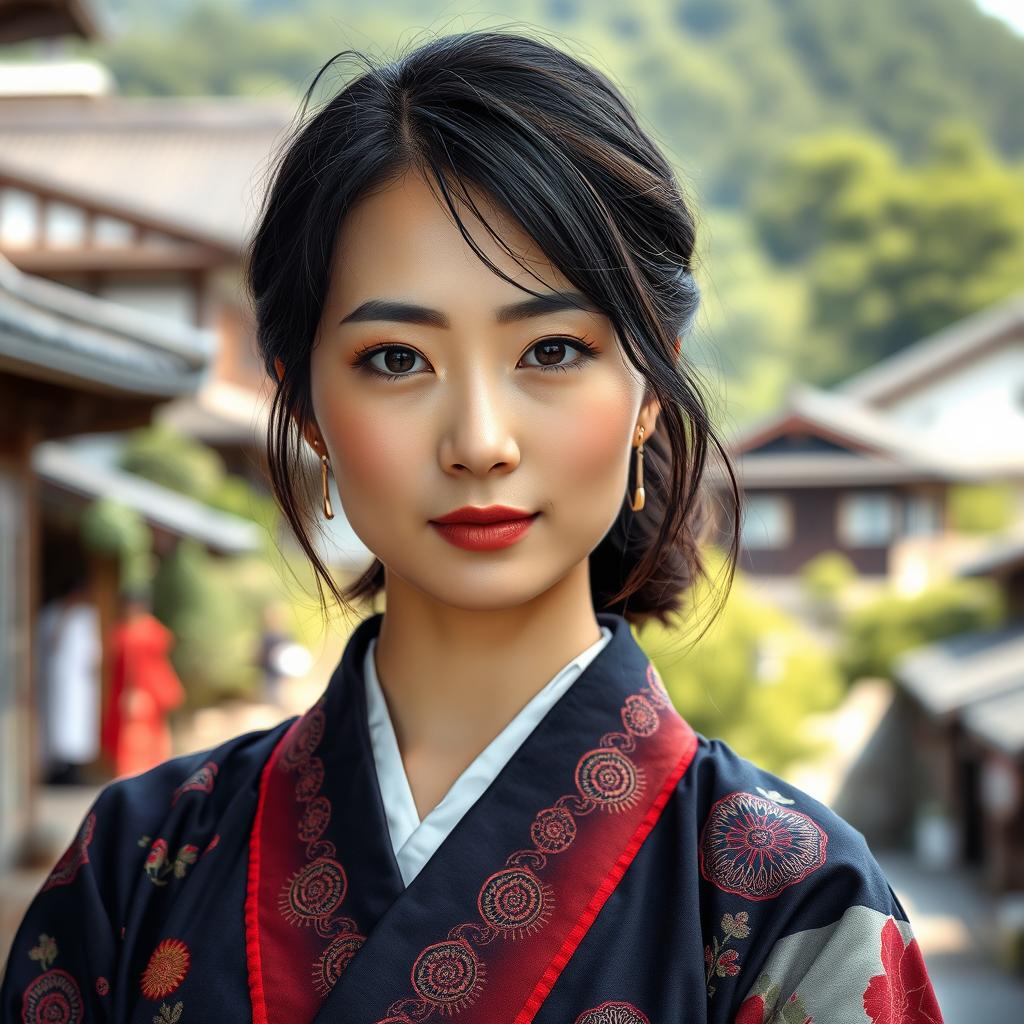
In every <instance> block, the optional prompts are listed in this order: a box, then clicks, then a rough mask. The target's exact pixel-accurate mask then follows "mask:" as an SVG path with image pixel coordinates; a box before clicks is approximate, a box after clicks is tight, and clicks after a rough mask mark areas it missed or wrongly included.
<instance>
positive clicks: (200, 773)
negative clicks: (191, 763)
mask: <svg viewBox="0 0 1024 1024" xmlns="http://www.w3.org/2000/svg"><path fill="white" fill-rule="evenodd" d="M216 778H217V766H216V765H215V764H214V763H213V761H207V762H206V764H204V765H203V766H202V768H200V769H198V770H197V771H194V772H193V773H192V774H191V775H190V776H189V777H188V778H187V779H186V780H185V781H184V782H183V783H182V784H181V785H180V786H179V787H178V788H177V789H176V790H175V791H174V793H173V794H172V796H171V806H172V807H173V806H174V805H175V804H176V803H177V802H178V800H179V799H180V798H181V797H182V796H184V795H185V794H186V793H212V792H213V784H214V782H215V781H216Z"/></svg>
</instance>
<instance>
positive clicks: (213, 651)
mask: <svg viewBox="0 0 1024 1024" xmlns="http://www.w3.org/2000/svg"><path fill="white" fill-rule="evenodd" d="M242 582H244V581H243V580H241V579H240V574H239V571H238V567H237V566H236V564H235V563H234V562H233V561H232V560H219V559H216V558H214V557H213V556H212V555H210V554H208V553H207V552H206V550H205V549H204V548H203V547H202V546H201V545H200V544H199V543H197V542H195V541H192V540H184V541H182V542H181V543H180V544H179V545H178V546H177V548H176V549H175V550H174V551H173V552H172V553H171V554H169V555H168V556H167V557H165V558H164V559H163V561H162V562H161V564H160V568H159V569H158V570H157V573H156V577H155V579H154V581H153V610H154V612H155V613H156V615H157V617H158V618H159V619H161V621H163V622H164V624H165V625H167V626H168V627H169V628H170V629H171V631H172V632H173V633H174V635H175V638H176V644H175V647H174V650H173V652H172V655H171V657H172V660H173V662H174V666H175V668H176V669H177V671H178V674H179V675H180V676H181V679H182V682H183V683H184V685H185V689H186V691H187V693H188V706H189V707H190V708H196V707H204V706H206V705H208V704H212V703H216V702H217V701H218V700H221V699H224V698H227V697H238V696H243V695H246V694H249V693H251V692H252V690H253V688H254V687H255V686H256V685H257V684H258V673H257V670H256V667H255V665H254V660H253V659H254V652H255V650H256V644H257V638H258V630H259V603H258V598H259V592H258V591H256V592H254V590H253V589H252V588H250V587H247V586H244V585H240V583H242Z"/></svg>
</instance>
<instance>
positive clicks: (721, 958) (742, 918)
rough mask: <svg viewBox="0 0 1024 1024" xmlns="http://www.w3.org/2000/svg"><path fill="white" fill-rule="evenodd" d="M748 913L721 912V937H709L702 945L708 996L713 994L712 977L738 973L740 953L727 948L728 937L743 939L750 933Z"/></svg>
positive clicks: (742, 911)
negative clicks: (709, 942)
mask: <svg viewBox="0 0 1024 1024" xmlns="http://www.w3.org/2000/svg"><path fill="white" fill-rule="evenodd" d="M749 920H750V915H749V914H748V913H747V912H746V911H745V910H741V911H740V912H739V913H738V914H736V915H733V914H723V915H722V920H721V923H720V925H719V927H720V928H721V929H722V938H721V940H719V938H718V936H717V935H713V936H712V937H711V944H710V945H707V946H705V947H704V981H705V983H706V984H707V987H708V996H709V997H711V996H713V995H714V994H715V986H714V985H713V984H712V980H713V979H714V978H732V977H735V976H736V975H737V974H739V973H740V966H741V965H740V955H739V953H738V952H737V951H736V950H735V949H731V948H729V940H730V939H745V938H748V937H749V935H750V925H749V923H748V922H749Z"/></svg>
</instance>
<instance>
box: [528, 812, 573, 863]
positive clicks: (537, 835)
mask: <svg viewBox="0 0 1024 1024" xmlns="http://www.w3.org/2000/svg"><path fill="white" fill-rule="evenodd" d="M530 838H531V839H532V840H533V845H534V846H536V847H537V849H538V850H541V851H542V852H543V853H561V852H562V851H563V850H564V849H566V848H567V847H569V846H571V845H572V841H573V840H574V839H575V838H576V819H575V818H574V817H573V816H572V814H570V813H569V811H567V810H566V809H565V808H564V807H545V808H544V810H543V811H540V812H539V813H538V814H537V817H536V818H534V819H533V824H532V825H531V826H530Z"/></svg>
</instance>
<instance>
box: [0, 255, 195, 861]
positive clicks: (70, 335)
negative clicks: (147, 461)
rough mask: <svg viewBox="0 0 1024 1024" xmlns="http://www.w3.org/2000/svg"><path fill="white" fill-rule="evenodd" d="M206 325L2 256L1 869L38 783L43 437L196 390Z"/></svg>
mask: <svg viewBox="0 0 1024 1024" xmlns="http://www.w3.org/2000/svg"><path fill="white" fill-rule="evenodd" d="M212 352H213V338H212V336H211V335H210V334H209V333H208V332H204V331H201V330H197V329H196V328H194V327H190V326H187V325H183V324H175V323H170V322H167V321H164V320H162V319H159V318H156V317H153V316H144V315H141V314H139V313H137V312H136V311H134V310H126V309H124V308H122V307H120V306H117V305H115V304H113V303H110V302H106V301H104V300H101V299H96V298H93V297H91V296H88V295H83V294H82V293H81V292H77V291H74V290H73V289H70V288H66V287H64V286H62V285H57V284H54V283H53V282H50V281H44V280H41V279H38V278H35V277H32V276H30V275H28V274H24V273H22V272H21V271H19V270H18V269H17V268H15V267H14V266H12V265H11V264H10V263H9V262H8V261H7V260H5V259H3V257H2V256H0V396H2V401H0V524H2V527H3V528H2V530H0V615H2V617H3V622H2V623H0V865H4V864H7V863H9V862H10V860H11V859H12V858H13V857H14V856H15V855H16V853H17V851H18V846H19V844H20V843H21V841H22V840H23V838H24V837H25V835H26V834H27V832H28V829H29V826H30V823H31V816H32V806H33V804H32V783H33V782H34V778H33V773H34V768H35V764H34V750H33V743H34V735H35V729H34V704H35V702H34V699H33V686H32V680H33V675H32V649H33V644H32V636H33V624H34V617H35V610H36V608H37V606H38V600H39V597H40V588H41V581H42V578H43V570H42V526H41V523H42V515H41V505H40V478H39V475H38V473H37V471H36V469H35V468H34V466H33V451H34V449H35V448H36V446H37V445H39V444H40V442H43V441H45V440H47V439H52V438H58V437H62V436H67V435H73V434H82V433H88V432H91V431H108V430H123V429H126V428H130V427H135V426H139V425H142V424H144V423H147V422H149V420H150V419H151V417H152V414H153V410H154V408H155V407H156V406H157V405H158V404H159V403H160V402H163V401H166V400H168V399H171V398H176V397H178V396H180V395H183V394H187V393H189V392H192V391H195V390H196V389H197V388H198V386H199V384H200V381H201V380H202V377H203V374H204V373H205V372H206V369H207V366H208V364H209V362H210V359H211V356H212Z"/></svg>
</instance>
